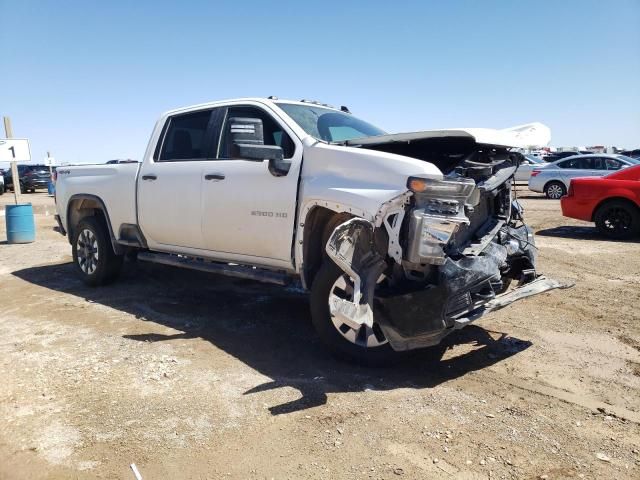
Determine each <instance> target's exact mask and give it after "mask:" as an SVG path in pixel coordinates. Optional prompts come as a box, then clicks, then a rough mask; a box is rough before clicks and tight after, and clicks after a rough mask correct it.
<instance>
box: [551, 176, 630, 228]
mask: <svg viewBox="0 0 640 480" xmlns="http://www.w3.org/2000/svg"><path fill="white" fill-rule="evenodd" d="M560 205H562V214H563V215H564V216H565V217H571V218H577V219H578V220H585V221H587V222H596V228H597V229H598V231H600V232H601V233H603V234H604V235H606V236H608V237H611V238H616V239H624V238H630V237H632V236H634V235H637V234H640V165H636V166H634V167H629V168H625V169H622V170H618V171H617V172H614V173H611V174H609V175H607V176H605V177H584V178H574V179H572V180H571V183H570V184H569V191H568V193H567V195H566V196H564V197H562V198H561V199H560Z"/></svg>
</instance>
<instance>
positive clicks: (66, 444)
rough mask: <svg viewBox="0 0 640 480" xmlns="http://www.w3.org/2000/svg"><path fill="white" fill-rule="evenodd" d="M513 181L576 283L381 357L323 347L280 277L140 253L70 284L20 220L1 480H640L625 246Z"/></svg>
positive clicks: (639, 411)
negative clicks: (201, 268) (375, 362)
mask: <svg viewBox="0 0 640 480" xmlns="http://www.w3.org/2000/svg"><path fill="white" fill-rule="evenodd" d="M520 193H521V196H522V197H524V198H523V204H524V206H525V209H526V218H527V221H528V223H529V224H530V225H532V226H533V227H534V229H535V230H536V231H537V232H538V236H537V242H538V246H539V247H540V265H539V267H540V268H539V269H540V270H541V271H542V272H544V273H546V274H547V275H549V276H552V277H556V278H564V279H568V280H572V281H574V282H575V283H576V286H575V287H574V288H572V289H569V290H563V291H554V292H549V293H545V294H542V295H540V296H537V297H534V298H530V299H526V300H523V301H521V302H519V303H517V304H514V305H513V306H511V307H510V308H507V309H505V310H502V311H499V312H497V313H495V314H493V315H491V316H489V317H486V318H485V319H483V320H481V321H479V322H478V323H476V325H474V326H470V327H467V328H466V329H464V330H462V331H460V332H459V333H457V334H455V335H452V336H450V337H449V339H448V340H447V343H446V345H443V346H442V347H441V348H436V349H432V350H429V351H425V352H422V353H420V354H419V355H416V356H415V357H413V358H412V359H411V360H410V361H409V362H408V363H405V364H403V365H399V366H396V367H393V368H389V369H365V368H359V367H355V366H351V365H347V364H344V363H340V362H338V361H335V360H333V359H332V358H331V357H329V355H328V354H327V353H326V352H325V351H324V350H323V348H322V346H321V345H320V344H319V343H318V341H317V340H316V338H315V336H314V333H313V330H312V327H311V324H310V319H309V314H308V304H307V297H306V295H305V294H303V293H301V292H299V291H296V290H294V289H288V290H286V289H281V288H279V287H274V286H269V285H263V284H258V283H253V282H249V281H241V280H236V279H229V278H225V277H219V276H213V275H206V274H200V273H197V272H188V271H182V270H179V269H175V268H171V267H162V266H154V265H149V264H127V265H125V270H124V273H123V276H122V278H121V279H120V281H118V282H117V283H116V284H114V285H112V286H109V287H104V288H100V289H90V288H88V287H85V286H84V285H83V284H82V283H81V282H80V281H79V280H78V279H77V278H76V276H75V275H74V272H73V269H72V265H71V264H70V263H69V262H70V260H71V257H70V251H71V249H70V246H69V244H68V243H67V240H66V238H64V237H62V236H60V235H59V234H57V233H56V232H54V231H53V226H54V220H53V217H52V216H50V215H45V214H40V215H37V217H36V222H37V227H38V232H37V236H38V238H37V241H36V242H35V243H33V244H30V245H7V244H6V242H3V243H2V244H0V305H1V308H0V333H1V334H0V384H1V385H2V387H1V388H0V418H1V419H2V422H1V423H0V478H11V479H23V478H33V479H41V478H48V479H49V478H53V479H58V478H60V479H62V478H64V479H66V478H80V479H82V478H124V479H133V478H134V476H133V473H132V472H131V470H130V468H129V464H131V463H135V464H136V465H137V466H138V468H139V470H140V472H141V474H142V476H143V478H144V479H145V480H146V479H160V478H162V479H168V478H171V479H173V478H180V479H187V478H195V479H201V478H211V479H218V478H238V479H264V478H266V479H271V478H276V479H284V478H289V479H298V478H313V479H323V478H347V479H351V478H353V479H359V478H364V479H369V478H372V479H396V478H403V477H404V478H411V479H413V478H463V479H472V478H549V479H555V478H594V479H595V478H616V479H627V478H628V479H632V478H633V479H637V478H640V453H639V452H640V325H639V322H640V313H639V310H638V306H639V305H640V301H639V300H640V273H639V272H640V243H638V242H627V243H621V242H612V241H607V240H604V239H602V238H600V237H599V236H598V235H597V234H596V233H595V230H594V229H593V227H592V225H591V224H586V223H580V222H577V221H572V220H569V219H565V218H563V217H562V216H561V215H560V211H559V203H558V202H555V201H550V200H545V199H543V198H541V197H539V196H534V195H531V194H529V193H528V192H527V191H525V190H522V191H521V192H520ZM12 199H13V197H12V195H4V196H2V197H0V204H4V203H8V202H11V201H12ZM27 199H28V200H32V201H33V202H34V203H35V204H38V205H43V207H39V208H41V210H39V211H45V210H43V209H44V206H46V205H47V204H51V203H52V200H51V199H50V198H49V197H47V196H46V195H44V194H35V195H29V196H27ZM2 208H3V207H2ZM5 238H6V234H5V226H4V219H3V218H2V222H1V226H0V239H5Z"/></svg>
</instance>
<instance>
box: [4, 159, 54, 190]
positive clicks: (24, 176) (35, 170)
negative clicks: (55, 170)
mask: <svg viewBox="0 0 640 480" xmlns="http://www.w3.org/2000/svg"><path fill="white" fill-rule="evenodd" d="M18 177H19V178H20V191H21V192H23V193H26V192H32V193H33V192H35V191H36V188H47V187H48V185H49V181H50V180H51V174H50V173H49V167H47V166H46V165H18ZM4 188H6V189H7V190H9V189H12V190H13V176H12V175H11V169H9V170H7V171H6V172H5V174H4Z"/></svg>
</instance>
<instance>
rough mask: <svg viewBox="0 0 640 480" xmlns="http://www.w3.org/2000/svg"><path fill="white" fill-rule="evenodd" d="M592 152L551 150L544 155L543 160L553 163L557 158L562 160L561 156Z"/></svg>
mask: <svg viewBox="0 0 640 480" xmlns="http://www.w3.org/2000/svg"><path fill="white" fill-rule="evenodd" d="M590 153H592V152H589V151H587V150H580V151H577V152H553V153H550V154H549V155H547V156H546V157H544V161H545V162H547V163H553V162H556V161H558V160H562V159H563V158H567V157H573V156H574V155H589V154H590Z"/></svg>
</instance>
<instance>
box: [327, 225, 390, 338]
mask: <svg viewBox="0 0 640 480" xmlns="http://www.w3.org/2000/svg"><path fill="white" fill-rule="evenodd" d="M374 232H375V228H374V224H373V223H372V222H369V221H367V220H364V219H362V218H352V219H350V220H347V221H346V222H344V223H342V224H340V225H338V226H337V227H336V228H335V229H334V231H333V233H332V234H331V237H329V241H328V242H327V245H326V247H325V251H326V252H327V255H328V256H329V258H330V259H331V260H333V262H334V263H335V264H336V265H337V266H338V267H340V269H342V270H343V271H344V272H345V273H346V274H347V275H349V277H351V279H352V280H353V283H354V287H353V290H354V291H353V301H352V302H351V301H348V300H345V299H340V298H334V297H332V298H331V299H330V302H329V310H330V312H331V314H332V315H334V316H338V317H340V318H341V320H342V321H344V323H346V324H348V325H349V326H351V327H352V328H353V327H356V326H358V325H367V326H369V327H373V308H372V307H373V297H374V291H375V287H376V282H377V280H378V278H380V275H382V272H383V271H384V270H385V269H386V267H387V264H386V263H385V261H384V255H381V254H380V253H378V251H377V248H376V245H375V238H374Z"/></svg>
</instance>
